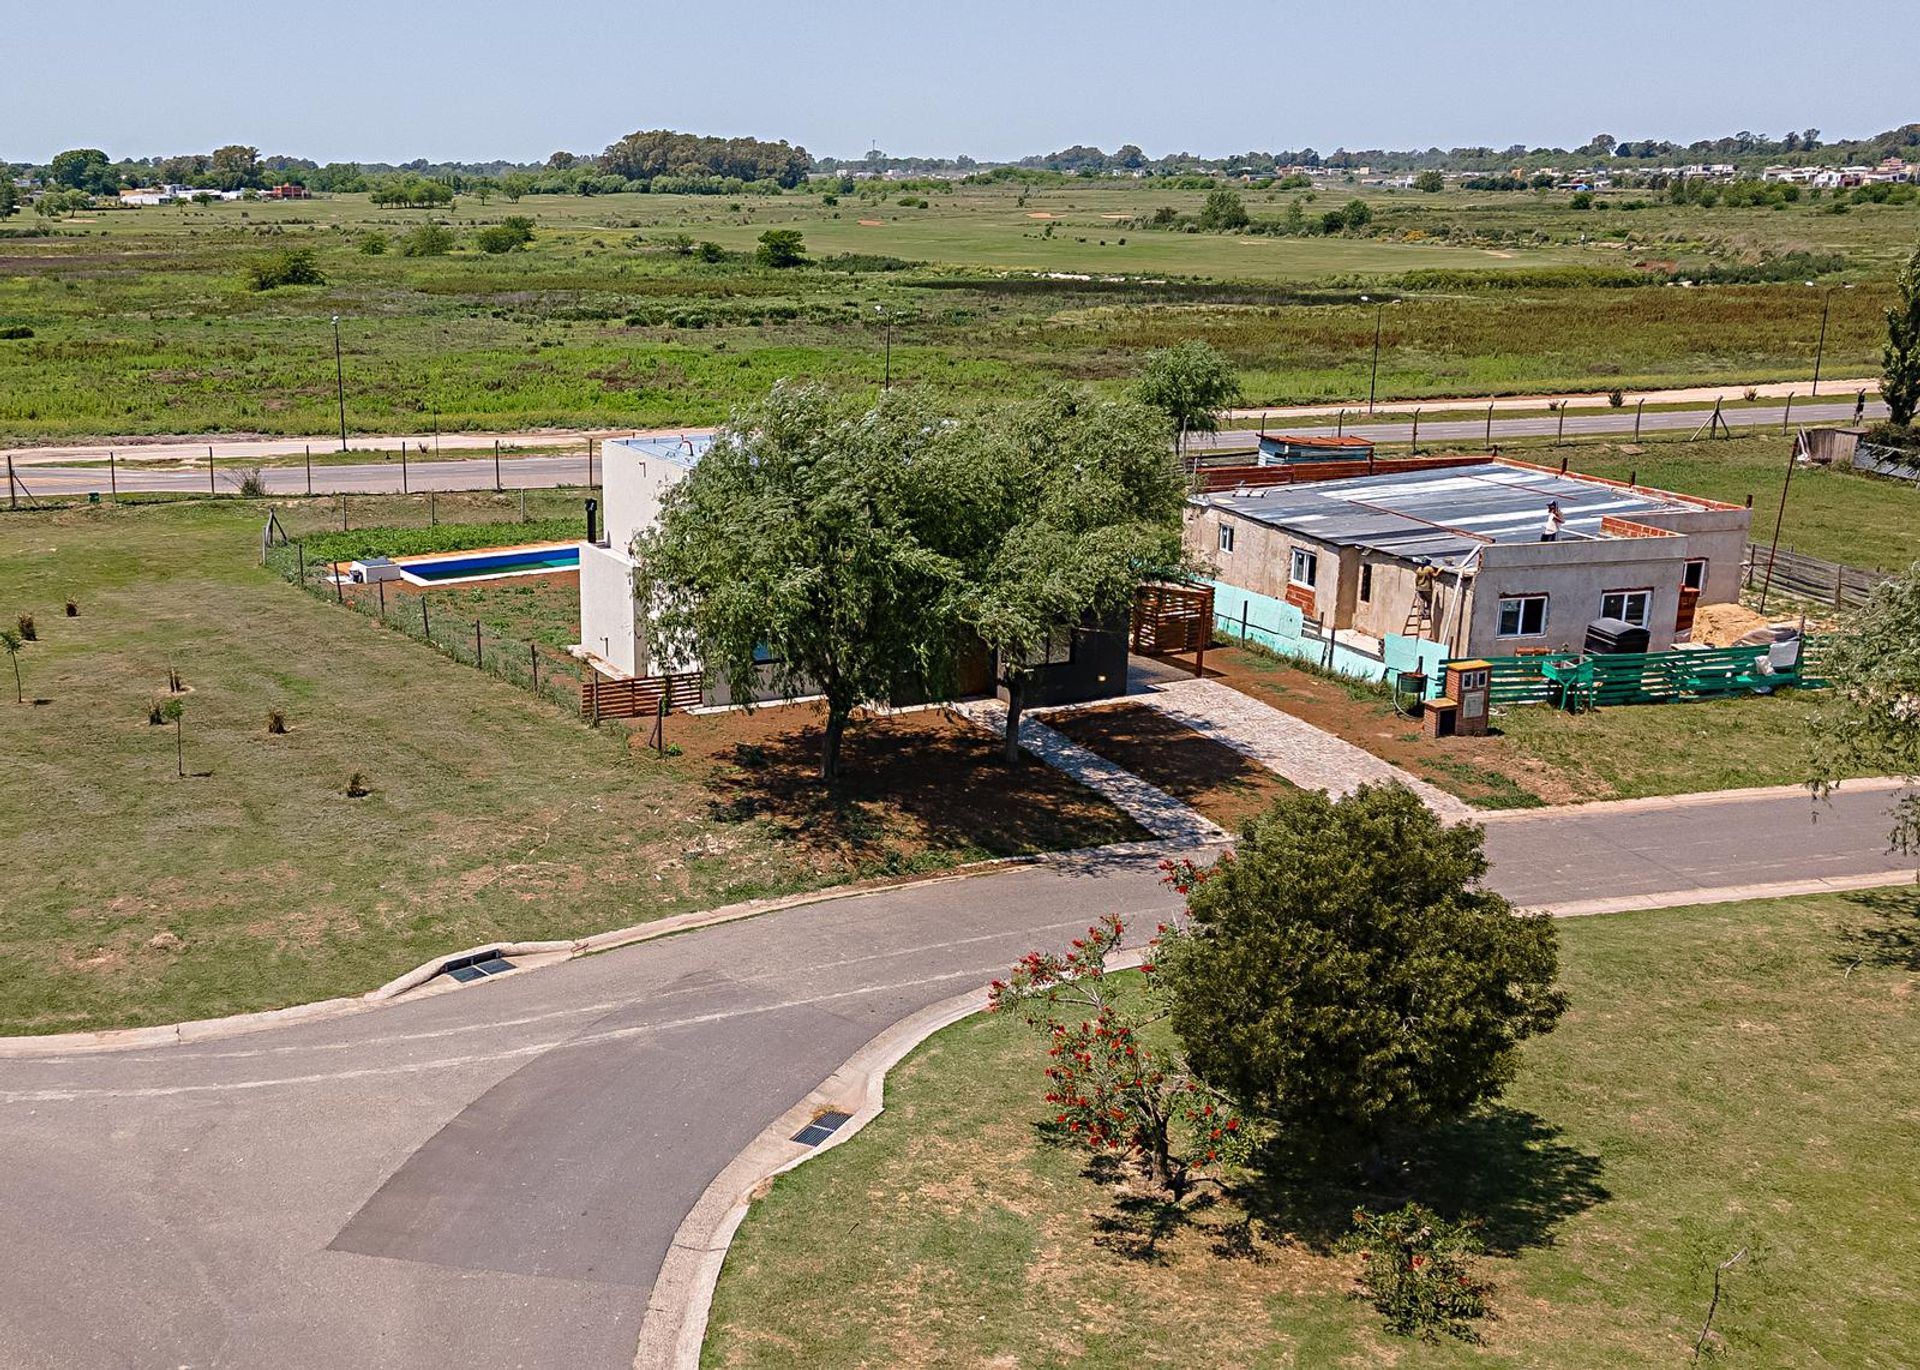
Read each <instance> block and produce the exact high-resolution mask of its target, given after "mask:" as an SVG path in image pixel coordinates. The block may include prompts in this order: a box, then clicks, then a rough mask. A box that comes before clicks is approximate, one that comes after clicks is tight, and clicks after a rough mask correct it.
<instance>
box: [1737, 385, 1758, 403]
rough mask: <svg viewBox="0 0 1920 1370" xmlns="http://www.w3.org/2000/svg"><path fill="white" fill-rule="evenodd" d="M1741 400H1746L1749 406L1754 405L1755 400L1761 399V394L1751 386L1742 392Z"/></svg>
mask: <svg viewBox="0 0 1920 1370" xmlns="http://www.w3.org/2000/svg"><path fill="white" fill-rule="evenodd" d="M1740 398H1741V399H1743V400H1745V401H1746V402H1747V403H1748V404H1752V403H1753V402H1754V401H1755V400H1757V399H1759V398H1760V392H1759V391H1758V390H1756V389H1755V388H1754V387H1752V386H1751V385H1750V386H1748V387H1747V388H1746V389H1745V390H1742V391H1741V392H1740Z"/></svg>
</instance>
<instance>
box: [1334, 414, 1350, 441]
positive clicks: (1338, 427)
mask: <svg viewBox="0 0 1920 1370" xmlns="http://www.w3.org/2000/svg"><path fill="white" fill-rule="evenodd" d="M1346 431H1347V411H1346V410H1344V409H1342V410H1341V411H1340V417H1338V418H1337V419H1335V420H1334V421H1333V435H1334V436H1335V437H1336V438H1337V437H1340V436H1341V435H1343V434H1344V433H1345V432H1346Z"/></svg>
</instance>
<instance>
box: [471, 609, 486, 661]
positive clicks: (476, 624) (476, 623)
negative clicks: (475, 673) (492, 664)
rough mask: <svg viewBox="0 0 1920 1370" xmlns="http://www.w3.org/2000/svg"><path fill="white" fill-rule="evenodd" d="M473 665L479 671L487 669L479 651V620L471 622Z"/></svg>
mask: <svg viewBox="0 0 1920 1370" xmlns="http://www.w3.org/2000/svg"><path fill="white" fill-rule="evenodd" d="M473 664H474V665H475V666H478V667H479V668H480V669H481V670H483V671H484V670H486V669H487V659H486V657H485V656H483V655H482V654H481V651H480V620H479V619H477V618H476V619H475V620H474V621H473Z"/></svg>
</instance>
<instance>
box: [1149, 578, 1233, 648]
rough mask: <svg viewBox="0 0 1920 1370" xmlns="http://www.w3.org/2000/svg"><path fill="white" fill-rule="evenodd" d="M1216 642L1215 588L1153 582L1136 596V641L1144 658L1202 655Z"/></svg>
mask: <svg viewBox="0 0 1920 1370" xmlns="http://www.w3.org/2000/svg"><path fill="white" fill-rule="evenodd" d="M1212 640H1213V587H1212V586H1211V585H1171V584H1168V583H1166V582H1164V581H1151V582H1149V583H1148V584H1145V585H1142V586H1141V587H1140V588H1139V589H1137V590H1135V591H1134V594H1133V640H1132V642H1131V644H1130V650H1132V651H1134V652H1137V653H1139V654H1140V655H1141V656H1165V655H1167V654H1169V653H1174V652H1201V651H1205V650H1206V647H1207V644H1208V643H1209V642H1211V641H1212Z"/></svg>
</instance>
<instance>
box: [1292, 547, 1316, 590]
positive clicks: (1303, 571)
mask: <svg viewBox="0 0 1920 1370" xmlns="http://www.w3.org/2000/svg"><path fill="white" fill-rule="evenodd" d="M1287 579H1288V580H1290V581H1292V582H1293V583H1294V584H1295V585H1304V586H1306V587H1307V588H1308V589H1309V590H1311V589H1312V588H1313V587H1314V586H1316V585H1318V584H1319V583H1320V558H1319V557H1318V556H1316V555H1315V554H1314V553H1312V552H1309V551H1308V550H1307V549H1306V548H1304V547H1296V548H1294V549H1293V555H1292V557H1291V558H1290V559H1289V560H1288V563H1287Z"/></svg>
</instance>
